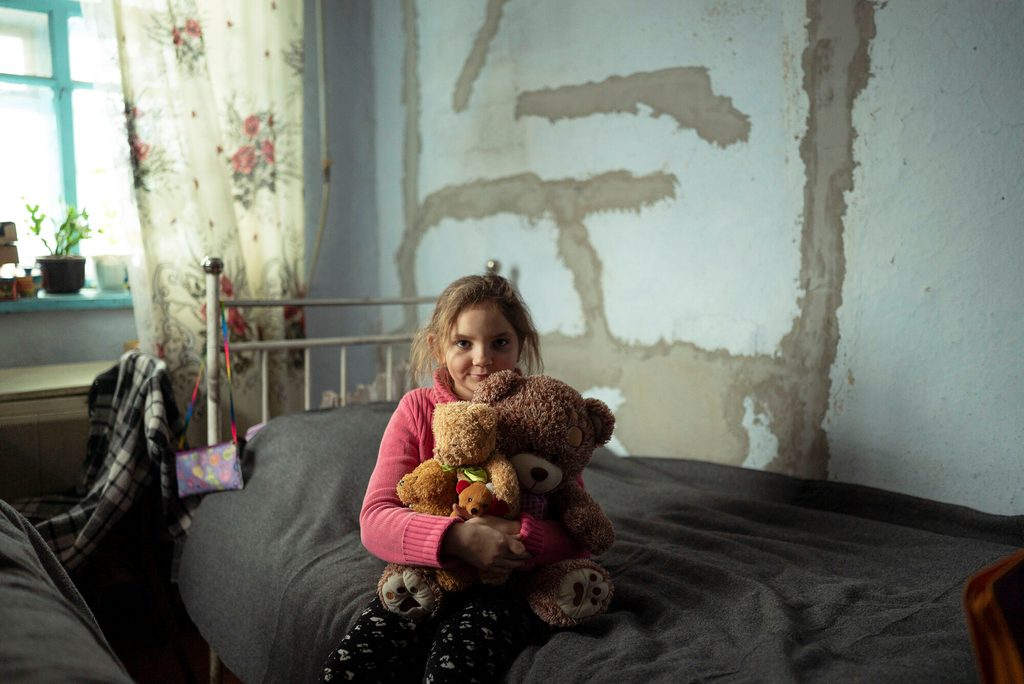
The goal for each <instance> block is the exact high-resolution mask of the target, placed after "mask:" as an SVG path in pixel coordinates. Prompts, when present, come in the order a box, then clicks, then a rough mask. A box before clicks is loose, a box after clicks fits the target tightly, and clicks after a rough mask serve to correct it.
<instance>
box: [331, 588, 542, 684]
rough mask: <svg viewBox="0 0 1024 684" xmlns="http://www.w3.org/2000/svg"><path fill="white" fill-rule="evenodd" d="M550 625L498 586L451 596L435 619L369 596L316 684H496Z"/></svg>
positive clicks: (521, 600)
mask: <svg viewBox="0 0 1024 684" xmlns="http://www.w3.org/2000/svg"><path fill="white" fill-rule="evenodd" d="M547 632H548V627H547V626H546V625H545V624H543V623H542V622H541V621H540V620H539V619H537V617H536V616H535V615H534V614H533V612H532V611H531V610H530V607H529V606H528V605H527V603H526V601H525V600H523V599H522V598H521V597H519V596H516V595H515V594H513V593H511V592H510V591H509V590H508V589H506V588H503V587H487V586H480V587H474V588H473V589H470V590H469V591H466V592H463V593H461V594H457V595H451V596H449V597H448V599H447V605H446V606H445V607H444V608H443V609H442V612H441V613H440V614H439V615H437V616H436V617H433V618H429V619H426V620H422V621H419V622H413V621H412V620H408V619H406V618H403V617H401V616H399V615H397V614H395V613H392V612H391V611H389V610H388V609H387V608H385V607H384V606H382V605H381V603H380V600H379V599H378V598H377V597H376V596H375V597H374V598H373V601H371V602H370V605H369V607H367V609H366V610H364V611H363V613H362V614H361V615H360V616H359V619H358V620H357V621H356V624H355V625H354V626H353V628H352V630H351V631H350V632H349V633H348V634H347V635H345V637H344V638H343V639H342V640H341V643H339V644H338V646H337V647H336V648H335V649H334V650H333V651H331V654H330V655H329V656H328V657H327V660H326V661H325V662H324V664H323V668H322V669H321V671H320V681H321V682H331V683H332V684H336V683H337V682H394V683H403V684H404V683H406V682H409V683H412V682H421V681H422V682H428V683H429V684H440V683H441V682H487V683H488V684H494V683H495V682H498V681H500V679H501V676H502V675H503V674H504V673H505V671H506V670H508V668H509V666H510V665H511V664H512V661H513V660H515V658H516V656H517V655H519V652H520V651H522V650H523V648H524V647H525V646H527V645H528V644H530V643H532V642H533V641H534V640H535V639H537V637H538V636H540V635H546V634H547Z"/></svg>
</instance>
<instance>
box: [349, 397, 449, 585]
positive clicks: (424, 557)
mask: <svg viewBox="0 0 1024 684" xmlns="http://www.w3.org/2000/svg"><path fill="white" fill-rule="evenodd" d="M425 402H426V398H425V396H424V394H423V393H419V394H417V393H415V392H413V393H409V394H407V395H405V396H404V397H403V398H402V401H401V402H399V404H398V408H397V409H395V413H394V414H393V415H392V416H391V420H390V421H389V422H388V427H387V429H386V430H385V431H384V436H383V438H382V439H381V443H380V451H379V453H378V454H377V464H376V465H375V466H374V469H373V473H372V474H371V475H370V481H369V483H368V484H367V487H366V496H365V497H364V499H363V508H362V511H361V512H360V514H359V527H360V535H361V537H362V542H363V546H365V547H366V549H367V550H368V551H369V552H370V553H372V554H373V555H375V556H377V557H378V558H380V559H381V560H383V561H386V562H389V563H404V564H408V565H424V566H428V567H434V568H438V567H441V566H442V565H445V564H446V563H443V562H442V559H441V541H442V539H443V538H444V536H445V532H446V531H447V530H448V528H449V527H450V526H451V525H452V524H453V523H454V522H455V519H454V518H448V517H442V516H436V515H424V514H420V513H415V512H413V511H412V510H410V509H409V508H407V507H406V506H405V505H403V504H402V502H401V500H400V499H399V498H398V493H397V492H396V491H395V486H396V485H397V484H398V481H399V480H400V479H401V478H402V476H404V475H406V474H407V473H410V472H412V471H413V470H414V469H415V468H416V466H418V465H419V464H420V462H421V461H422V460H425V459H426V458H429V457H430V454H426V455H423V456H422V458H421V451H422V450H423V449H424V448H425V444H424V440H423V439H422V435H423V434H424V432H423V430H424V429H425V430H426V431H427V432H428V433H429V431H430V413H431V411H430V410H429V407H425V406H424V405H423V404H424V403H425Z"/></svg>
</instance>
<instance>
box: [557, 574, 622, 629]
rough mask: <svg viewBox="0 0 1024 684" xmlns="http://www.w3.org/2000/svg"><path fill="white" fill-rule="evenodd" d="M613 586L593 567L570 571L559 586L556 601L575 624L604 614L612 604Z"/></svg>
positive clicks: (605, 576) (606, 577)
mask: <svg viewBox="0 0 1024 684" xmlns="http://www.w3.org/2000/svg"><path fill="white" fill-rule="evenodd" d="M611 597H612V584H611V580H610V579H609V578H608V576H607V575H605V574H603V573H602V572H601V571H600V570H598V569H596V568H592V567H582V568H576V569H574V570H570V571H569V572H567V573H566V574H565V577H563V578H562V581H561V582H560V583H559V584H558V588H557V590H556V593H555V601H556V603H557V604H558V607H559V608H560V609H561V611H562V612H563V613H564V614H565V617H566V618H568V619H569V621H570V622H571V623H573V624H575V623H578V622H580V621H582V620H585V619H587V618H589V617H593V616H594V615H597V614H598V613H603V612H604V611H605V609H606V608H607V607H608V604H609V603H610V602H611Z"/></svg>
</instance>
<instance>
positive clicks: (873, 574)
mask: <svg viewBox="0 0 1024 684" xmlns="http://www.w3.org/2000/svg"><path fill="white" fill-rule="evenodd" d="M212 289H213V290H214V291H216V289H217V288H212ZM208 305H209V303H208ZM213 310H216V309H213ZM213 335H214V338H213V339H214V340H216V337H215V335H216V331H215V329H214V330H213ZM214 353H215V351H214ZM214 358H215V357H214ZM210 394H211V397H214V398H216V396H217V394H216V388H213V390H212V391H211V392H210ZM394 407H395V402H394V399H393V398H392V399H391V400H388V401H378V402H370V403H366V404H352V405H346V406H341V407H337V408H330V409H310V410H306V411H303V412H301V413H296V414H292V415H286V416H278V417H274V418H272V419H270V420H269V421H268V422H267V423H266V425H265V426H263V427H262V429H260V430H259V431H258V432H257V433H256V434H255V435H254V436H253V437H252V439H251V441H250V442H249V443H248V445H247V447H246V450H245V456H244V459H243V473H244V476H245V482H246V485H245V488H244V489H242V490H240V491H233V492H223V493H217V494H213V495H208V496H206V497H205V498H204V499H203V500H202V502H201V504H200V505H199V506H198V508H197V509H196V510H195V511H194V513H193V520H192V526H191V528H190V530H189V533H188V535H187V540H186V541H185V543H184V548H183V551H182V556H181V564H180V568H179V576H178V583H179V589H180V592H181V596H182V599H183V601H184V604H185V606H186V608H187V610H188V612H189V615H190V616H191V618H192V620H193V621H194V622H195V624H196V625H197V626H198V628H199V630H200V632H201V633H202V635H203V636H204V638H205V639H206V640H207V642H208V643H209V644H210V645H211V648H212V649H213V651H215V652H216V654H217V656H218V658H219V659H220V660H221V661H222V662H223V663H224V665H225V666H226V667H227V668H228V669H230V670H231V671H232V672H233V673H234V674H236V675H238V676H239V677H240V678H241V679H242V680H243V681H245V682H305V681H315V680H316V679H317V677H318V675H319V668H320V665H321V663H322V662H323V661H324V659H325V658H326V656H327V654H328V653H329V652H330V650H331V648H332V647H333V646H334V645H335V644H336V643H337V642H338V641H339V640H340V639H341V637H342V636H343V635H344V634H345V633H346V632H347V630H348V628H349V626H350V625H351V624H352V623H353V622H354V620H355V618H356V616H357V614H358V613H359V612H360V611H361V610H362V609H363V608H364V607H365V605H366V604H367V602H368V601H369V600H370V598H371V597H372V595H373V591H374V588H375V585H376V581H377V578H378V577H379V575H380V572H381V569H382V568H383V565H384V564H383V562H381V561H379V560H377V559H376V558H373V557H371V556H370V555H369V554H368V553H367V552H366V551H365V549H364V548H363V546H362V544H361V543H360V538H359V524H358V515H359V508H360V505H361V502H362V497H363V492H364V487H365V483H366V481H367V479H368V477H369V474H370V471H371V469H372V467H373V464H374V460H375V457H376V451H377V446H378V444H379V441H380V437H381V434H382V433H383V430H384V427H385V425H386V424H387V421H388V419H389V417H390V415H391V412H392V411H393V409H394ZM211 413H214V412H211ZM215 434H216V433H215ZM214 438H216V437H214ZM584 478H585V481H586V484H587V488H588V490H589V491H590V492H591V493H592V494H593V496H594V497H595V498H596V499H597V500H598V501H599V502H600V503H601V504H602V506H603V507H604V509H605V511H606V512H607V514H608V515H609V517H610V518H611V519H612V521H613V522H614V523H615V526H616V530H617V535H618V538H617V541H616V543H615V545H614V546H613V547H612V548H611V549H610V550H609V551H608V552H606V553H605V554H603V555H602V556H601V557H600V558H599V560H600V561H601V563H602V564H603V565H604V566H605V567H606V568H608V569H609V570H610V572H611V574H612V576H613V578H614V581H615V586H616V592H615V597H614V599H613V602H612V605H611V608H610V610H609V612H608V613H607V614H605V615H603V616H601V617H600V618H598V619H596V620H593V621H591V622H589V623H587V624H585V625H584V626H581V627H578V628H576V629H573V630H567V631H557V632H554V633H552V634H551V635H550V637H548V638H546V639H545V640H544V641H543V642H542V643H538V644H536V645H534V646H531V647H529V648H527V649H526V650H525V651H524V652H523V653H522V654H521V655H520V656H519V657H518V659H517V660H516V661H515V662H514V663H513V665H512V667H511V670H510V671H509V672H508V674H507V676H506V681H510V682H550V681H561V682H583V681H587V682H607V681H614V682H639V681H645V682H646V681H671V682H685V681H707V680H713V679H715V680H717V679H721V680H725V681H738V682H748V681H749V682H789V681H810V682H840V681H865V682H894V681H899V682H929V683H931V682H964V681H973V680H976V679H977V677H978V675H977V669H976V664H975V659H974V656H973V651H972V642H971V638H970V635H969V631H968V628H967V624H966V621H965V617H964V609H963V602H962V594H963V590H964V585H965V582H966V581H967V579H968V578H969V577H970V576H971V575H972V574H973V573H975V572H977V571H978V570H979V569H980V568H982V567H984V566H986V565H989V564H991V563H993V562H995V561H997V560H999V559H1002V558H1005V557H1007V556H1009V555H1011V554H1013V553H1014V552H1015V551H1017V550H1018V549H1019V548H1020V547H1021V546H1024V516H996V515H988V514H983V513H980V512H978V511H975V510H971V509H967V508H963V507H958V506H953V505H949V504H943V503H938V502H935V501H929V500H924V499H919V498H914V497H910V496H905V495H900V494H895V493H891V492H886V491H881V490H877V489H870V488H866V487H862V486H856V485H848V484H842V483H836V482H825V481H809V480H801V479H796V478H791V477H786V476H781V475H777V474H772V473H767V472H763V471H754V470H748V469H743V468H738V467H731V466H723V465H716V464H711V463H706V462H699V461H691V460H681V459H664V458H651V457H642V456H632V457H618V456H616V455H614V454H612V453H611V452H609V451H606V450H599V451H598V452H597V453H596V454H595V455H594V458H593V460H592V462H591V464H590V465H589V467H588V469H587V471H586V472H585V475H584ZM567 664H568V665H567ZM213 669H214V678H216V676H217V675H216V667H214V668H213Z"/></svg>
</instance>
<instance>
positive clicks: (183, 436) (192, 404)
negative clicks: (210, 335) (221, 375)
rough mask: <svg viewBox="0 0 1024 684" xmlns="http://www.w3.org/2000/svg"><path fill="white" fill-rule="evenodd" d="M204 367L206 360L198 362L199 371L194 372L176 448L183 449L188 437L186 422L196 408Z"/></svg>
mask: <svg viewBox="0 0 1024 684" xmlns="http://www.w3.org/2000/svg"><path fill="white" fill-rule="evenodd" d="M204 368H206V362H205V361H202V360H201V361H200V362H199V372H198V373H197V374H196V385H195V387H193V388H192V399H190V400H189V402H188V408H187V409H186V410H185V426H184V427H182V428H181V437H179V438H178V449H179V450H180V449H184V448H185V443H186V440H187V439H188V423H189V421H190V420H192V412H193V411H194V410H195V408H196V397H197V396H199V381H200V380H202V379H203V369H204Z"/></svg>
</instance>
